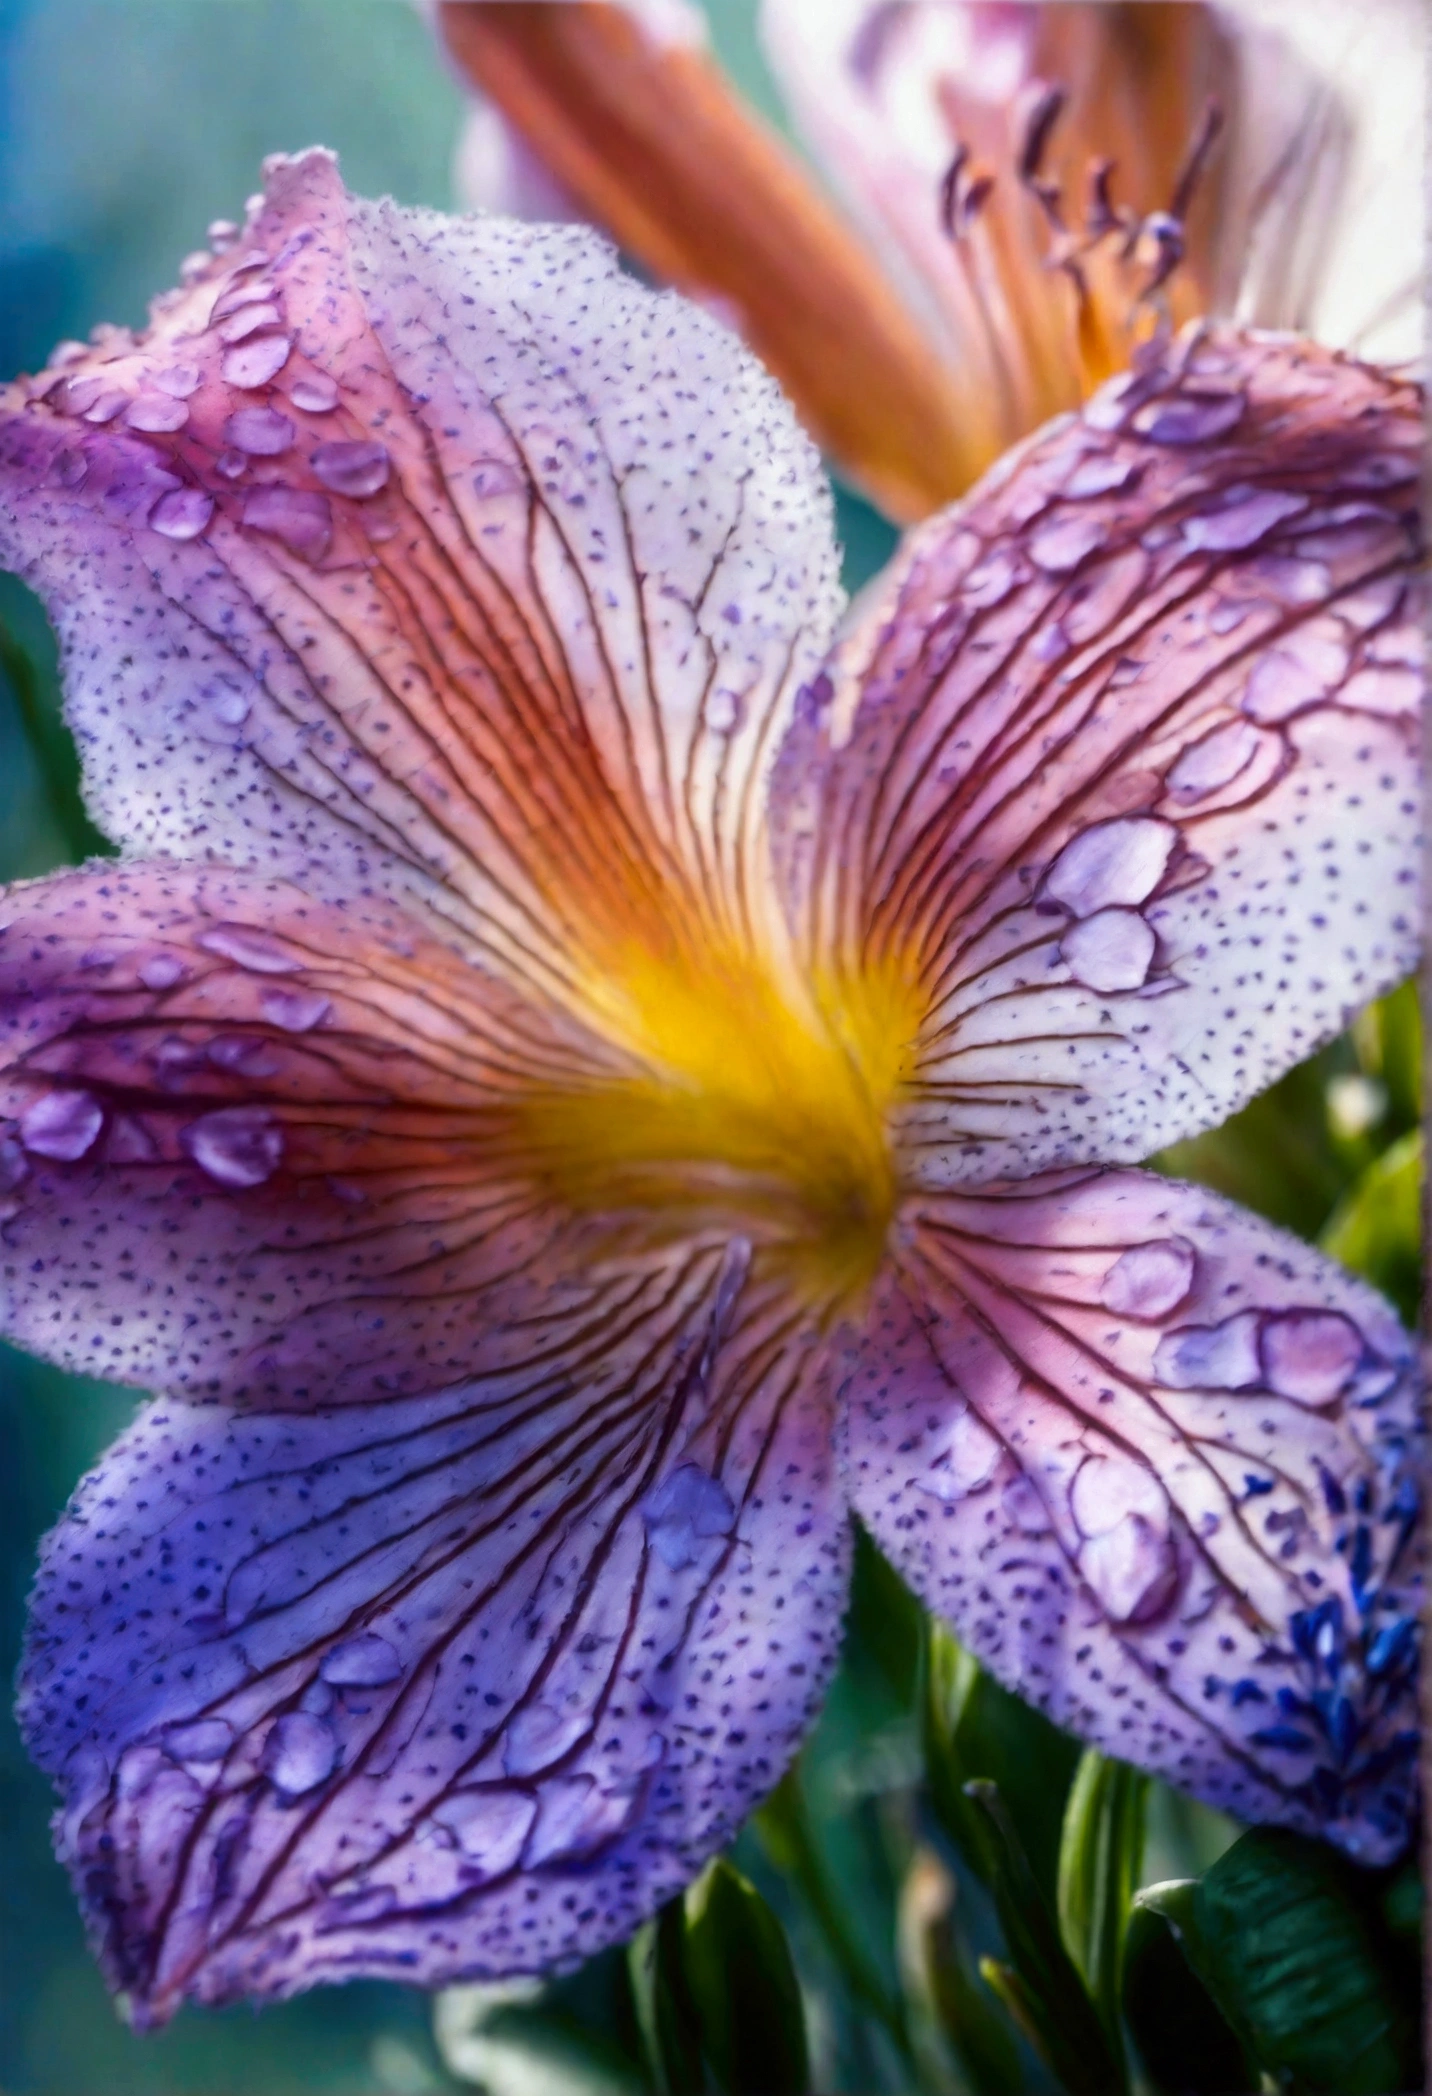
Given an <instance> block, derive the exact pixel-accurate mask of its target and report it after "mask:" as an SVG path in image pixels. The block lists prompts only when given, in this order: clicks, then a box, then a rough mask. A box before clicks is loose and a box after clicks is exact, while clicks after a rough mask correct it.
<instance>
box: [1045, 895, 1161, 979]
mask: <svg viewBox="0 0 1432 2096" xmlns="http://www.w3.org/2000/svg"><path fill="white" fill-rule="evenodd" d="M1157 943H1158V942H1157V940H1156V939H1155V937H1154V934H1153V930H1152V928H1151V927H1150V926H1149V925H1147V924H1145V922H1144V920H1143V918H1142V917H1141V916H1140V915H1139V913H1138V911H1137V910H1096V911H1095V913H1094V915H1093V916H1092V917H1083V918H1081V919H1080V920H1079V921H1078V922H1077V923H1076V924H1073V925H1071V926H1070V928H1069V930H1068V931H1067V932H1066V933H1065V935H1064V937H1063V939H1062V940H1061V941H1060V945H1059V952H1060V957H1061V958H1062V959H1063V961H1064V962H1065V963H1066V965H1067V966H1068V968H1069V970H1070V972H1071V974H1072V975H1073V976H1074V977H1075V979H1076V980H1077V981H1079V982H1081V983H1083V984H1085V986H1086V987H1087V988H1088V989H1091V990H1099V991H1104V992H1109V991H1113V990H1137V989H1139V988H1141V987H1142V985H1143V983H1144V982H1145V981H1146V980H1147V977H1148V972H1149V965H1150V963H1151V962H1152V960H1153V957H1154V947H1155V946H1156V945H1157Z"/></svg>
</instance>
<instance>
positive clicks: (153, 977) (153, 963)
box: [136, 953, 189, 990]
mask: <svg viewBox="0 0 1432 2096" xmlns="http://www.w3.org/2000/svg"><path fill="white" fill-rule="evenodd" d="M188 972H189V971H188V969H187V968H186V967H185V965H184V963H183V962H182V961H181V960H180V958H179V956H178V954H177V953H152V954H150V955H149V956H148V957H147V959H145V960H142V961H141V962H140V964H139V967H138V969H137V970H136V973H137V974H138V976H139V980H140V981H141V982H142V983H143V985H144V987H145V989H146V990H172V989H173V987H174V985H175V983H179V982H183V980H184V977H185V976H186V975H187V974H188Z"/></svg>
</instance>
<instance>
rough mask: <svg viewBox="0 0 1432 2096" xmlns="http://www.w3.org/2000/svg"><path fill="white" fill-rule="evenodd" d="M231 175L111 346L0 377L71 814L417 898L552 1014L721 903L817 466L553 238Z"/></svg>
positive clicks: (13, 497)
mask: <svg viewBox="0 0 1432 2096" xmlns="http://www.w3.org/2000/svg"><path fill="white" fill-rule="evenodd" d="M267 178H268V189H267V195H266V198H265V199H264V200H263V201H262V202H261V203H260V204H258V205H257V206H256V208H255V210H254V212H253V214H252V215H251V217H250V219H249V221H248V222H247V224H246V225H245V227H244V228H243V229H242V230H240V231H238V232H236V233H235V234H233V235H232V236H230V237H226V238H225V239H224V241H222V242H221V243H220V252H218V253H216V254H215V255H214V256H213V257H211V258H209V259H207V260H205V261H204V262H203V263H202V265H201V266H199V267H198V268H197V269H196V270H195V272H193V274H192V280H191V281H190V282H189V283H188V284H187V285H186V287H185V288H184V289H182V290H181V291H178V292H175V293H172V294H170V295H168V296H167V297H166V298H164V299H161V300H160V301H159V302H158V304H157V305H156V307H155V309H154V314H153V324H152V326H151V328H150V329H149V331H148V332H147V333H145V334H143V335H141V336H139V337H137V338H132V337H129V336H127V335H125V334H124V333H123V332H122V331H120V330H111V331H109V332H108V333H107V334H106V335H105V337H104V339H103V341H102V343H101V344H100V345H99V346H97V347H95V348H94V349H91V350H87V351H85V353H84V354H83V355H82V356H80V357H78V358H74V359H72V360H70V361H67V362H65V363H64V365H63V367H57V368H56V369H55V370H54V371H51V372H49V373H47V374H45V375H44V376H43V377H42V378H41V379H40V380H38V381H32V382H28V383H25V382H21V383H19V384H17V385H16V386H14V387H11V388H9V389H7V390H6V391H5V392H4V393H3V395H0V484H2V485H3V493H4V500H3V505H0V558H3V559H4V560H5V561H6V562H8V563H10V564H12V565H14V566H16V567H17V568H19V570H20V571H21V572H22V573H23V574H24V575H25V576H26V578H27V579H28V580H29V581H31V582H32V583H33V584H34V585H35V587H36V588H37V589H39V591H40V592H41V594H42V595H43V596H44V597H45V598H46V600H47V602H48V603H49V605H50V606H51V608H52V610H53V613H54V616H55V618H56V622H57V624H58V627H59V630H60V635H61V640H62V644H63V648H64V656H65V677H66V686H67V693H68V703H69V710H70V718H71V720H72V722H73V725H74V728H75V731H76V734H77V737H78V740H79V743H80V748H81V753H82V755H83V758H84V762H85V774H86V782H87V790H88V793H89V796H90V800H91V804H92V806H93V808H94V810H95V813H96V816H97V818H98V820H99V821H100V822H101V823H102V824H104V825H105V826H106V827H107V828H108V829H109V830H111V831H112V832H113V833H114V834H115V835H117V836H118V837H119V838H120V839H121V840H122V841H124V842H125V843H127V844H129V845H131V846H134V847H138V848H142V849H146V850H150V851H153V850H159V851H163V852H169V853H172V854H175V855H176V856H180V857H189V856H193V857H200V856H204V857H216V856H219V857H222V858H224V859H225V860H227V861H228V862H230V863H232V864H236V865H245V866H255V867H260V868H263V869H265V870H272V871H281V872H284V873H286V874H289V875H292V876H296V877H299V878H301V879H302V881H303V882H304V883H305V885H307V886H308V887H309V888H310V889H312V890H315V891H317V892H320V893H321V894H323V895H325V896H328V897H335V896H339V895H342V894H345V893H348V892H352V891H354V890H373V889H375V888H376V889H380V890H382V891H384V892H386V893H387V894H388V895H389V896H391V897H397V898H400V899H403V900H407V901H412V902H415V903H416V904H418V905H420V906H422V907H424V908H426V909H427V910H429V911H430V912H434V913H437V914H439V915H441V916H442V917H443V918H444V919H446V920H449V921H451V922H452V923H455V924H456V925H457V926H458V928H459V929H460V930H461V932H462V933H463V935H464V937H465V938H467V940H468V941H469V942H470V944H472V945H473V946H475V947H480V948H481V950H482V951H483V952H485V953H486V954H488V955H489V956H490V957H492V958H493V959H494V960H495V962H496V963H497V964H498V965H500V966H501V967H502V968H503V969H504V970H506V971H507V972H508V973H509V974H510V975H521V976H523V977H524V978H525V979H530V980H533V981H536V982H537V983H539V984H540V985H541V986H542V987H543V988H544V989H545V990H547V991H548V992H550V993H552V994H561V995H564V996H566V997H567V998H568V999H569V1000H571V1001H573V1002H578V1001H580V1000H581V998H582V997H583V995H584V991H585V987H586V972H585V971H586V969H587V967H588V965H589V962H591V961H592V959H593V957H594V956H598V955H599V954H600V953H601V951H602V949H603V948H604V947H607V948H609V947H610V945H611V944H612V942H613V941H621V940H630V939H631V938H632V937H633V936H636V937H638V938H640V937H641V936H642V934H643V932H649V931H650V930H651V925H652V923H653V922H654V921H656V920H657V919H658V918H660V919H661V920H662V921H663V922H664V921H666V920H667V919H668V918H669V915H670V913H671V911H672V909H673V908H674V909H677V910H679V909H681V908H682V907H683V906H686V905H689V906H690V907H692V908H697V909H700V910H703V911H704V912H705V913H706V915H707V916H708V917H714V918H715V919H716V920H717V921H718V922H722V921H725V919H726V918H728V917H730V916H734V915H736V914H737V912H738V903H737V900H736V897H737V893H738V891H739V892H740V893H741V894H742V895H745V894H746V893H747V892H748V891H747V888H746V886H745V884H744V881H743V873H744V869H745V865H746V859H747V856H748V854H749V852H750V850H751V847H752V836H753V831H754V829H755V828H756V826H757V817H758V812H759V808H760V802H761V794H760V792H759V790H758V783H759V780H760V778H761V776H762V774H763V772H764V769H765V767H766V765H767V763H768V761H769V757H770V754H771V751H772V748H773V736H774V735H775V734H776V733H777V732H778V730H779V726H780V723H781V720H782V718H783V717H784V714H785V712H786V710H787V709H788V701H789V697H790V694H791V692H792V691H793V690H794V688H795V685H796V684H797V683H798V682H799V680H800V677H801V675H802V674H803V673H804V671H805V670H807V669H808V668H809V666H810V663H811V662H812V661H813V660H814V658H815V656H816V654H817V653H818V652H819V650H820V648H821V647H822V646H823V645H824V642H825V639H826V637H827V635H828V632H829V628H830V624H831V621H832V619H833V617H834V614H835V610H836V606H837V592H836V586H835V579H834V577H835V549H834V545H833V541H832V537H831V530H830V514H829V497H828V493H827V491H826V489H825V485H824V482H823V480H822V478H821V475H820V470H819V463H818V460H817V458H816V455H815V452H814V449H813V447H812V446H811V445H810V443H809V442H808V440H807V439H806V438H805V437H804V436H803V435H802V433H801V432H800V431H799V430H798V429H797V427H796V425H795V422H794V419H793V416H792V415H791V412H790V410H789V408H788V407H787V406H786V404H785V402H784V401H783V400H782V399H781V397H780V396H779V394H778V393H777V391H776V389H775V387H774V385H773V383H772V382H771V381H770V380H769V379H768V378H767V377H766V376H765V374H764V373H763V372H762V371H761V370H760V368H759V366H758V365H757V364H756V363H755V361H754V359H753V358H752V357H751V356H750V355H749V354H748V353H747V352H746V351H745V350H744V349H743V348H742V347H741V345H740V344H739V342H738V341H737V340H736V338H735V337H734V336H733V335H732V334H731V333H730V332H729V331H728V330H727V329H725V328H723V327H722V326H721V325H720V324H719V323H718V322H716V321H714V320H712V319H711V318H709V317H708V316H707V315H706V314H704V313H701V312H700V311H698V310H697V309H696V308H694V307H692V306H690V305H688V304H686V303H684V302H682V301H681V300H679V299H677V298H675V297H673V296H671V295H666V294H655V293H652V292H650V291H648V290H646V289H643V288H642V287H641V286H639V285H638V284H637V283H636V282H635V281H634V280H633V279H632V278H630V277H629V276H627V275H624V274H623V273H622V272H621V270H620V269H619V268H618V266H617V262H616V259H615V257H614V255H613V254H612V252H611V250H610V249H609V248H608V247H607V246H606V245H605V244H604V243H603V242H602V241H601V240H600V239H598V238H597V237H596V236H595V235H594V234H592V233H590V232H588V231H587V230H585V229H583V228H579V227H566V228H552V227H547V228H534V227H525V226H518V225H515V224H512V223H509V222H505V221H496V220H477V219H454V218H445V217H440V216H438V215H436V214H434V213H425V212H410V211H404V210H400V209H398V208H397V207H396V206H395V205H393V204H392V203H390V202H384V203H365V202H362V201H360V200H358V199H355V198H351V197H349V196H348V195H347V194H346V192H345V191H344V189H343V187H342V184H341V183H340V181H339V178H338V174H337V170H336V167H335V166H334V163H333V161H332V159H331V157H330V156H329V155H327V154H323V153H317V152H315V153H309V154H307V155H305V156H303V157H302V158H300V159H297V160H278V161H275V162H272V163H270V165H269V168H268V171H267ZM97 388H99V389H101V390H100V391H99V392H97V391H96V389H97ZM111 396H113V397H114V398H115V399H116V400H117V401H119V403H120V405H121V406H122V405H123V402H124V400H125V399H127V398H130V397H133V398H134V399H135V400H139V399H141V398H143V399H145V400H148V399H150V398H151V397H156V398H159V397H162V398H164V399H166V400H169V401H170V402H171V403H172V402H175V401H177V402H179V403H181V404H182V405H183V406H184V408H185V410H186V414H185V418H184V422H183V426H182V427H179V428H167V427H166V428H160V429H155V428H154V427H153V424H154V422H155V420H156V417H155V416H154V415H152V414H149V413H147V412H145V413H143V414H141V415H139V416H138V418H137V421H136V418H135V417H133V416H131V417H130V419H129V421H128V423H126V422H125V419H124V418H123V417H122V416H119V417H118V419H111V420H105V421H103V422H100V421H97V420H96V419H95V406H96V402H97V401H101V400H102V401H105V402H107V401H108V400H109V399H110V397H111ZM176 413H177V410H176ZM158 419H160V420H162V421H172V420H173V419H174V417H173V416H171V415H168V414H166V415H165V416H162V417H160V418H158ZM698 465H699V472H698V471H695V470H694V469H695V467H696V466H698ZM658 898H661V900H658ZM643 912H645V922H644V921H643ZM574 955H575V956H577V958H575V959H574Z"/></svg>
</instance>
